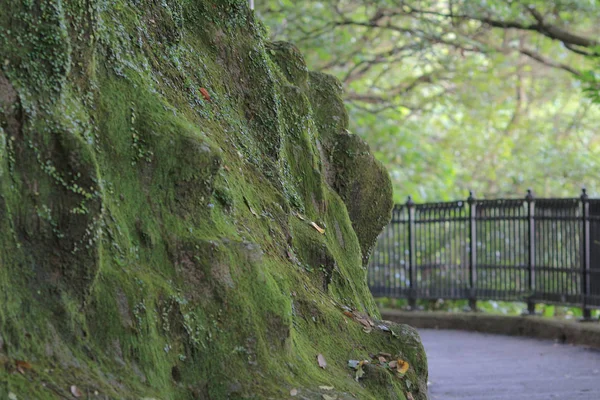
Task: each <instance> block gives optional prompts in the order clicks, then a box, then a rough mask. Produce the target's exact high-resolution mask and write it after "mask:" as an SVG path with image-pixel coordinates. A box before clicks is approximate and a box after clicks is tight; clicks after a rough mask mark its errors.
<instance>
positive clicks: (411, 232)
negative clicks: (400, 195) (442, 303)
mask: <svg viewBox="0 0 600 400" xmlns="http://www.w3.org/2000/svg"><path fill="white" fill-rule="evenodd" d="M406 207H407V208H408V276H409V279H410V288H409V294H408V304H409V306H410V308H411V310H415V309H416V307H417V297H418V296H417V262H416V242H415V203H414V202H413V200H412V197H410V196H408V199H407V200H406Z"/></svg>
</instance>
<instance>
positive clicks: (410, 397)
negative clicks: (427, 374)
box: [406, 392, 415, 400]
mask: <svg viewBox="0 0 600 400" xmlns="http://www.w3.org/2000/svg"><path fill="white" fill-rule="evenodd" d="M406 400H415V398H414V397H413V395H412V393H411V392H406Z"/></svg>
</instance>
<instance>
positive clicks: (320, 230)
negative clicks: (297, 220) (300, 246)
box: [310, 221, 325, 234]
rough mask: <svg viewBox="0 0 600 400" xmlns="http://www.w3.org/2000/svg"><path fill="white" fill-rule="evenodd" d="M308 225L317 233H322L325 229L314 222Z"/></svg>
mask: <svg viewBox="0 0 600 400" xmlns="http://www.w3.org/2000/svg"><path fill="white" fill-rule="evenodd" d="M310 225H311V226H312V227H313V228H315V229H316V230H317V231H318V232H319V233H321V234H324V233H325V229H323V228H321V227H320V226H319V225H317V224H316V223H315V222H312V221H311V223H310Z"/></svg>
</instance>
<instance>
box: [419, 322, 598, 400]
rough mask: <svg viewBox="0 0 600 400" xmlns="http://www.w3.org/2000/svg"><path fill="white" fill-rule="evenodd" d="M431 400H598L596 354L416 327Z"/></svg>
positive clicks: (515, 339)
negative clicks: (425, 365)
mask: <svg viewBox="0 0 600 400" xmlns="http://www.w3.org/2000/svg"><path fill="white" fill-rule="evenodd" d="M419 333H420V334H421V338H422V340H423V344H424V345H425V350H426V352H427V357H428V360H429V381H430V385H429V397H430V399H431V400H455V399H460V400H549V399H560V400H600V351H598V350H592V349H586V348H584V347H578V346H570V345H562V344H555V343H553V342H551V341H544V340H537V339H530V338H522V337H509V336H499V335H491V334H483V333H474V332H461V331H444V330H431V329H420V330H419Z"/></svg>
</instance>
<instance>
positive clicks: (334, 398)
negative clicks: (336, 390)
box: [322, 394, 337, 400]
mask: <svg viewBox="0 0 600 400" xmlns="http://www.w3.org/2000/svg"><path fill="white" fill-rule="evenodd" d="M322 396H323V400H337V396H329V395H328V394H323V395H322Z"/></svg>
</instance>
